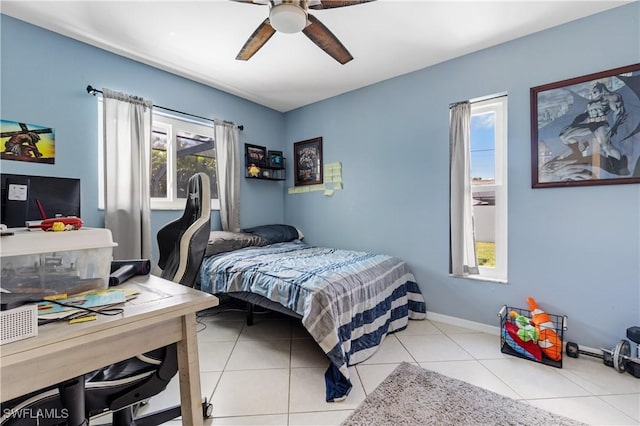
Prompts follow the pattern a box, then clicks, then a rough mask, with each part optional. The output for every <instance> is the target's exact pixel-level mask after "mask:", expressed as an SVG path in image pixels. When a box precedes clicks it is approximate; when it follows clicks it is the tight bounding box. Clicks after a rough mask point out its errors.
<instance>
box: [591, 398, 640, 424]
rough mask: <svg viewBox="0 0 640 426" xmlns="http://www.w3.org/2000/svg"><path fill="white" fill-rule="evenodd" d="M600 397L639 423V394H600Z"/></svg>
mask: <svg viewBox="0 0 640 426" xmlns="http://www.w3.org/2000/svg"><path fill="white" fill-rule="evenodd" d="M600 399H602V400H603V401H605V402H606V403H607V404H609V405H611V406H613V407H615V408H617V409H618V410H620V411H622V412H623V413H624V414H626V415H627V416H629V417H631V418H632V419H634V420H635V421H636V422H638V424H640V394H638V393H634V394H629V395H605V396H601V397H600Z"/></svg>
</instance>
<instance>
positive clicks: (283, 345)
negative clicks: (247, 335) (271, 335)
mask: <svg viewBox="0 0 640 426" xmlns="http://www.w3.org/2000/svg"><path fill="white" fill-rule="evenodd" d="M290 360H291V341H290V340H284V339H282V340H244V341H239V342H237V343H236V345H235V347H234V348H233V352H231V356H230V357H229V362H228V363H227V366H226V368H225V371H230V370H264V369H269V368H289V363H290Z"/></svg>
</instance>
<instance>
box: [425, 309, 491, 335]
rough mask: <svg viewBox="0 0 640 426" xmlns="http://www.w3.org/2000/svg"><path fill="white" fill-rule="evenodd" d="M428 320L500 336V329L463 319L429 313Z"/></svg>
mask: <svg viewBox="0 0 640 426" xmlns="http://www.w3.org/2000/svg"><path fill="white" fill-rule="evenodd" d="M427 319H428V320H430V321H436V322H442V323H445V324H450V325H455V326H457V327H463V328H468V329H471V330H475V331H479V332H482V333H487V334H492V335H495V336H499V335H500V327H498V326H493V325H487V324H482V323H479V322H475V321H469V320H466V319H462V318H457V317H452V316H449V315H443V314H437V313H434V312H429V311H427Z"/></svg>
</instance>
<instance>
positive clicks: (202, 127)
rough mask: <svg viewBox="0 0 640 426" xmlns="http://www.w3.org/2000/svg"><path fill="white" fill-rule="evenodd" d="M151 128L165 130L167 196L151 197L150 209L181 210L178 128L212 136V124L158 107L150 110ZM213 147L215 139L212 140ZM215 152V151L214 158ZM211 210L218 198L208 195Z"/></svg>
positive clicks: (100, 138) (101, 144)
mask: <svg viewBox="0 0 640 426" xmlns="http://www.w3.org/2000/svg"><path fill="white" fill-rule="evenodd" d="M102 108H103V100H102V98H98V208H99V209H101V210H104V177H105V176H104V164H103V162H104V160H103V158H104V141H103V135H104V132H103V128H104V127H103V109H102ZM151 127H152V129H153V128H154V127H161V128H164V129H166V131H167V196H166V197H163V198H160V197H151V198H150V208H151V210H184V206H185V199H184V198H177V187H176V185H177V184H176V181H177V172H178V170H177V143H176V134H177V131H176V129H178V130H182V131H187V132H191V133H196V134H200V135H203V136H208V137H210V138H212V139H214V133H215V131H214V126H213V125H212V124H208V123H203V122H201V121H197V120H191V119H187V118H183V117H179V116H176V115H171V114H166V113H162V112H158V111H153V112H152V126H151ZM214 149H215V142H214ZM217 156H218V153H217V152H216V161H217ZM211 210H220V200H219V199H218V198H212V199H211Z"/></svg>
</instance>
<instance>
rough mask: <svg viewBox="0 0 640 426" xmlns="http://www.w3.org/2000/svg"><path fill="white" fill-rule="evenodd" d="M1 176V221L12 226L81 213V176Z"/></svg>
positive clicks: (21, 225)
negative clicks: (76, 177)
mask: <svg viewBox="0 0 640 426" xmlns="http://www.w3.org/2000/svg"><path fill="white" fill-rule="evenodd" d="M0 177H1V180H2V195H1V199H2V206H1V208H0V223H3V224H4V225H7V226H8V227H9V228H17V227H24V226H25V223H26V222H27V221H37V220H42V219H48V218H52V217H56V216H77V217H80V179H75V178H60V177H50V176H28V175H15V174H5V173H2V174H1V175H0Z"/></svg>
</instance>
